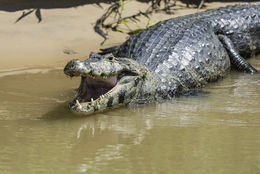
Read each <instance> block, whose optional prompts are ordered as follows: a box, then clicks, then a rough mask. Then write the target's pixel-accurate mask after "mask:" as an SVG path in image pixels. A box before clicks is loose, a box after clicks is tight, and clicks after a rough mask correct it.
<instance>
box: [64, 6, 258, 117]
mask: <svg viewBox="0 0 260 174" xmlns="http://www.w3.org/2000/svg"><path fill="white" fill-rule="evenodd" d="M259 52H260V5H259V4H245V5H235V6H227V7H224V8H219V9H213V10H208V11H205V12H201V13H196V14H191V15H187V16H182V17H177V18H173V19H169V20H165V21H161V22H159V23H157V24H155V25H153V26H151V27H150V28H148V29H146V30H143V31H142V32H140V33H138V34H136V35H133V36H132V37H130V38H129V39H128V40H127V41H126V42H124V43H123V44H122V45H119V46H115V47H111V48H107V49H103V50H101V53H91V54H90V56H89V58H88V59H86V60H84V61H81V60H71V61H70V62H68V64H67V65H66V66H65V68H64V72H65V74H66V75H68V76H70V77H74V76H81V84H80V87H79V88H78V92H77V95H76V97H75V99H74V100H73V102H71V103H70V104H69V108H70V110H71V111H73V112H75V113H81V114H90V113H94V112H99V111H104V110H108V109H111V108H115V107H119V106H122V105H135V104H143V103H150V102H154V101H161V100H167V99H172V98H174V97H176V96H179V95H182V94H184V93H187V92H189V91H192V90H194V89H198V88H201V87H203V86H204V85H205V84H207V83H208V82H211V81H216V80H217V79H219V78H222V77H224V76H225V75H226V74H227V73H228V72H229V70H230V69H231V67H233V68H234V69H237V70H238V71H242V72H247V73H255V72H257V70H256V69H255V68H254V67H252V66H251V65H250V64H249V63H248V62H247V61H246V59H245V58H248V57H251V56H253V55H255V54H257V53H259Z"/></svg>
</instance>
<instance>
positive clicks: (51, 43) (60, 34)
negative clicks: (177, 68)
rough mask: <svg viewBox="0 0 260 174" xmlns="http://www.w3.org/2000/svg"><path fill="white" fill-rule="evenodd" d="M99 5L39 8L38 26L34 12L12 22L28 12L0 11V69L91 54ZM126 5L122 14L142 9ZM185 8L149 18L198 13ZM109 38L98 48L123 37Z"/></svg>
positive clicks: (211, 5) (112, 35) (61, 63)
mask: <svg viewBox="0 0 260 174" xmlns="http://www.w3.org/2000/svg"><path fill="white" fill-rule="evenodd" d="M0 3H1V2H0ZM228 4H235V3H233V2H232V3H226V2H225V3H220V2H214V3H206V6H207V7H206V8H207V9H209V8H216V7H220V6H226V5H228ZM100 5H101V6H102V7H103V9H102V8H100V6H98V5H96V4H81V5H80V6H76V7H70V8H67V7H66V8H63V7H60V8H58V7H54V8H42V9H40V12H41V18H42V20H41V22H40V23H39V22H38V20H39V18H37V17H36V15H35V11H36V10H35V11H33V12H32V13H30V14H29V15H27V16H26V17H24V18H23V19H21V20H20V21H19V22H17V23H15V21H16V20H17V19H18V18H19V17H20V16H21V15H22V13H23V12H29V11H30V9H16V10H13V11H11V10H5V9H0V21H1V26H0V38H1V39H0V61H1V63H0V70H4V69H10V68H21V67H41V66H48V67H63V66H64V64H65V63H66V62H67V61H68V60H70V59H73V58H82V59H83V57H86V56H88V54H89V53H90V52H91V51H98V50H99V48H101V45H100V43H101V42H102V41H103V38H102V37H100V36H99V35H98V34H96V33H95V32H94V30H93V25H94V23H95V21H96V19H97V18H98V17H100V16H101V15H102V13H103V12H104V9H106V8H107V7H108V4H104V3H101V4H100ZM127 6H128V7H126V9H127V12H126V13H130V12H131V10H136V7H139V8H140V9H142V8H146V4H145V3H140V2H136V1H133V2H131V3H128V4H127ZM185 7H186V5H185V4H182V3H180V2H177V6H176V7H175V8H176V11H175V14H173V15H165V14H163V13H158V14H154V15H153V16H152V19H153V20H155V21H159V20H163V19H167V18H170V17H176V16H180V15H185V14H190V13H195V12H197V11H198V10H197V9H195V8H189V9H187V8H185ZM28 8H30V6H29V7H28ZM203 10H205V9H203ZM200 11H202V10H200ZM109 38H110V39H109V40H108V41H107V42H105V44H104V45H103V46H102V47H109V46H112V45H116V44H119V43H121V42H123V41H124V40H125V39H126V38H127V35H126V34H122V33H113V32H110V33H109ZM66 50H73V51H75V52H76V53H77V54H65V53H64V52H66Z"/></svg>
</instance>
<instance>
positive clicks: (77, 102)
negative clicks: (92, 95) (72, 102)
mask: <svg viewBox="0 0 260 174" xmlns="http://www.w3.org/2000/svg"><path fill="white" fill-rule="evenodd" d="M76 104H77V106H78V107H79V108H80V109H81V108H82V106H81V104H80V103H79V101H78V100H76Z"/></svg>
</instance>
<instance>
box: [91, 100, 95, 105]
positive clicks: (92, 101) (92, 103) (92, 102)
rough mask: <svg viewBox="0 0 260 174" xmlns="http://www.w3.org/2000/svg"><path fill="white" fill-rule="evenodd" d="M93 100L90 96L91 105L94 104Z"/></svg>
mask: <svg viewBox="0 0 260 174" xmlns="http://www.w3.org/2000/svg"><path fill="white" fill-rule="evenodd" d="M94 104H95V103H94V100H93V98H91V106H94Z"/></svg>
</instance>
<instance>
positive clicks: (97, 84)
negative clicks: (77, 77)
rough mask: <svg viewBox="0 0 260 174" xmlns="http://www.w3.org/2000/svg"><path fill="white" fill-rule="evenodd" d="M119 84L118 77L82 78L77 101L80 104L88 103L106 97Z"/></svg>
mask: <svg viewBox="0 0 260 174" xmlns="http://www.w3.org/2000/svg"><path fill="white" fill-rule="evenodd" d="M117 82H118V76H117V75H115V76H112V77H93V76H92V77H90V76H82V82H81V86H80V88H79V92H78V97H77V98H76V99H77V100H78V102H79V103H86V102H92V101H94V100H96V99H98V98H102V97H105V96H106V95H108V93H109V91H111V90H112V89H113V88H114V87H115V86H116V85H117Z"/></svg>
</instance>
